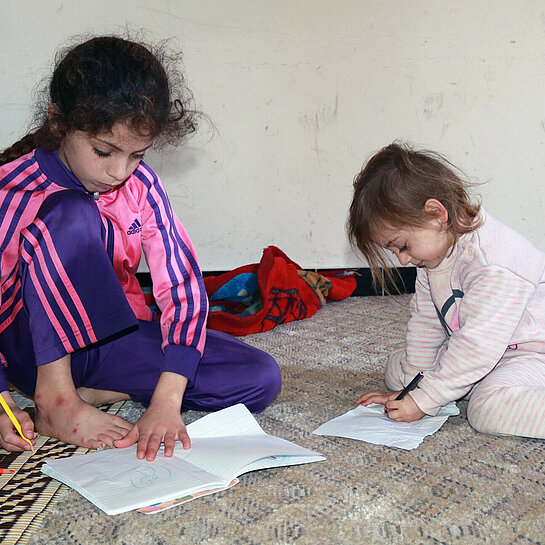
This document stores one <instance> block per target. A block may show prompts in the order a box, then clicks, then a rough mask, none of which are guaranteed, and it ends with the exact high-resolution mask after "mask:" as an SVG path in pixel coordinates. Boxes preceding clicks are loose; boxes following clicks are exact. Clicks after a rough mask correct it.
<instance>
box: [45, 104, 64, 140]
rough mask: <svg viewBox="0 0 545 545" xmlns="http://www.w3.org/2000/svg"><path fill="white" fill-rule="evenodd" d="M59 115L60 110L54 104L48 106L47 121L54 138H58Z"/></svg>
mask: <svg viewBox="0 0 545 545" xmlns="http://www.w3.org/2000/svg"><path fill="white" fill-rule="evenodd" d="M61 115H62V114H61V110H60V108H59V107H58V106H57V105H56V104H50V105H49V108H48V109H47V119H48V120H49V127H50V130H51V134H53V136H55V137H59V136H60V132H61V131H60V128H59V118H60V117H61Z"/></svg>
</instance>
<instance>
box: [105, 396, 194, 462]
mask: <svg viewBox="0 0 545 545" xmlns="http://www.w3.org/2000/svg"><path fill="white" fill-rule="evenodd" d="M176 440H179V441H181V442H182V445H183V447H184V448H186V449H188V448H189V447H190V446H191V442H190V440H189V435H187V431H186V427H185V424H184V421H183V419H182V415H181V414H180V410H179V409H178V410H175V411H168V410H166V409H165V408H162V407H160V406H158V405H155V406H151V405H150V407H149V408H148V409H147V410H146V412H145V413H144V414H143V415H142V416H141V417H140V419H139V420H138V422H137V423H136V424H135V425H134V426H133V428H132V429H131V431H130V432H129V433H128V434H127V435H126V436H125V437H123V439H119V440H118V441H114V445H115V446H116V447H118V448H124V447H128V446H130V445H133V444H134V443H136V442H137V441H138V446H137V448H136V457H137V458H138V459H139V460H143V459H144V458H145V459H146V460H148V461H149V462H152V461H153V460H155V457H156V456H157V451H158V450H159V447H160V446H161V443H164V445H165V456H172V453H173V451H174V442H175V441H176Z"/></svg>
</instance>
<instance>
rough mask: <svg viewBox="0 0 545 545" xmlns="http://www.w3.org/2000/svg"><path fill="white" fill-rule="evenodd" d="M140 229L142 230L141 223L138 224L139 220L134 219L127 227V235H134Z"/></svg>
mask: <svg viewBox="0 0 545 545" xmlns="http://www.w3.org/2000/svg"><path fill="white" fill-rule="evenodd" d="M140 231H142V225H140V222H139V221H138V220H137V219H135V220H134V221H133V222H132V224H131V226H130V227H129V230H128V231H127V235H135V234H136V233H140Z"/></svg>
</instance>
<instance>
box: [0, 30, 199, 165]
mask: <svg viewBox="0 0 545 545" xmlns="http://www.w3.org/2000/svg"><path fill="white" fill-rule="evenodd" d="M180 59H181V54H180V53H171V52H170V51H169V50H168V42H167V41H164V42H161V43H159V44H158V45H156V46H148V45H144V44H143V43H137V42H135V41H131V40H128V39H124V38H121V37H118V36H99V37H94V38H90V39H85V40H84V41H81V39H80V43H78V44H77V45H72V46H70V47H68V48H65V49H63V50H61V51H59V52H58V53H57V56H56V59H55V68H54V71H53V75H52V77H51V81H50V83H49V87H48V91H47V92H46V93H45V97H44V100H43V102H44V103H43V104H42V105H41V107H40V109H39V111H38V112H37V114H36V116H35V123H34V129H33V130H32V131H31V132H30V133H29V134H27V135H26V136H25V137H23V138H22V139H21V140H19V141H18V142H16V143H14V144H13V145H12V146H10V147H9V148H7V149H5V150H4V151H3V152H2V153H1V154H0V165H1V164H4V163H7V162H9V161H11V160H14V159H16V158H17V157H19V156H21V155H23V154H24V153H28V152H30V151H31V150H32V149H34V148H35V147H36V146H42V147H44V148H46V149H48V150H54V149H57V148H58V147H59V144H60V143H61V142H62V139H63V138H64V136H65V135H66V134H68V133H70V132H71V131H74V130H79V131H85V132H88V133H90V134H97V133H99V132H103V131H109V130H111V129H112V127H113V126H114V125H115V124H116V123H126V124H128V125H129V126H130V127H131V129H133V130H135V131H138V132H139V133H141V134H143V135H146V136H151V137H152V138H154V139H155V140H154V147H156V148H160V147H163V146H164V145H165V144H173V145H175V144H178V143H180V142H181V141H182V140H183V139H184V138H185V137H186V136H188V135H189V134H191V133H193V132H194V131H195V129H196V118H197V113H196V112H195V111H194V110H193V109H191V108H190V104H191V102H192V97H191V93H190V92H189V90H188V89H187V87H186V85H185V81H184V78H183V75H182V74H181V71H180V69H179V64H180V63H179V61H180ZM50 104H53V105H55V106H56V107H55V109H54V113H53V114H51V113H50V112H49V113H48V107H49V105H50ZM51 115H53V119H50V116H51ZM52 121H53V123H52ZM52 126H54V127H55V130H52Z"/></svg>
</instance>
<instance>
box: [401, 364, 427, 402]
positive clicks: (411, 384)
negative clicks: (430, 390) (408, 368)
mask: <svg viewBox="0 0 545 545" xmlns="http://www.w3.org/2000/svg"><path fill="white" fill-rule="evenodd" d="M423 378H424V373H422V371H420V372H419V373H418V374H417V375H416V376H415V377H414V378H413V379H412V380H411V382H409V384H407V386H405V388H403V390H401V392H399V395H398V396H397V397H396V398H395V400H396V401H401V400H402V399H403V398H404V397H405V396H406V395H407V394H408V393H409V392H411V391H412V390H414V389H415V388H416V387H417V385H418V383H419V382H420V381H421V380H422V379H423Z"/></svg>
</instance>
